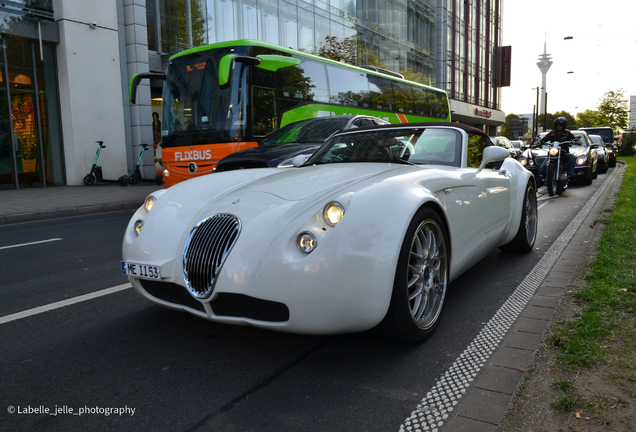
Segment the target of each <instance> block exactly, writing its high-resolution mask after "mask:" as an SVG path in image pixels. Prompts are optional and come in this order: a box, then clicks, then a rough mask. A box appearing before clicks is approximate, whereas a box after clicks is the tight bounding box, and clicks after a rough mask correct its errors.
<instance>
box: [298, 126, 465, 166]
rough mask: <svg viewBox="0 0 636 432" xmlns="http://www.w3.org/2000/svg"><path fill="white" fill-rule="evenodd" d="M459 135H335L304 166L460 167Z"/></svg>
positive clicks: (372, 132)
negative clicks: (401, 163) (406, 164)
mask: <svg viewBox="0 0 636 432" xmlns="http://www.w3.org/2000/svg"><path fill="white" fill-rule="evenodd" d="M461 143H462V137H461V134H460V133H459V132H458V131H456V130H451V129H441V128H440V129H436V128H429V129H423V128H412V129H411V128H404V129H399V130H394V129H392V130H382V129H376V130H369V131H357V132H351V133H346V134H340V135H336V136H335V137H333V138H332V139H330V140H329V141H328V142H326V143H325V144H324V145H323V146H322V147H320V149H318V151H316V153H314V155H313V156H311V157H310V158H309V159H308V160H307V162H306V163H305V165H312V164H328V163H339V162H393V161H408V162H410V163H415V164H436V165H450V166H456V167H458V166H460V163H461Z"/></svg>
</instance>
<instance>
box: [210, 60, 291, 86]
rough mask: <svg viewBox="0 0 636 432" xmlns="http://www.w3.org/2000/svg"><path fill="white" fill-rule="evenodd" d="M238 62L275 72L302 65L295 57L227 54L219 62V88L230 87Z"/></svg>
mask: <svg viewBox="0 0 636 432" xmlns="http://www.w3.org/2000/svg"><path fill="white" fill-rule="evenodd" d="M236 62H239V63H245V64H247V65H250V66H256V67H257V68H260V69H264V70H268V71H272V72H275V71H277V70H278V69H281V68H286V67H290V66H296V65H298V64H300V60H299V59H296V58H293V57H286V56H280V55H273V54H272V55H270V54H262V55H258V56H256V57H249V56H240V55H238V54H227V55H225V56H223V58H222V59H221V61H220V62H219V86H221V88H225V87H227V86H229V85H230V82H231V80H232V72H233V71H234V66H235V64H236Z"/></svg>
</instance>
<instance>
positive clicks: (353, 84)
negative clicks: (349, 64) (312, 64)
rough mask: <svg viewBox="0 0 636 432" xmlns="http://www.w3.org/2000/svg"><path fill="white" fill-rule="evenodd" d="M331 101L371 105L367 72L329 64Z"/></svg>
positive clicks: (364, 105)
mask: <svg viewBox="0 0 636 432" xmlns="http://www.w3.org/2000/svg"><path fill="white" fill-rule="evenodd" d="M327 75H328V76H329V89H330V91H331V103H336V104H340V105H347V106H355V107H365V108H366V107H369V83H368V81H367V77H366V75H367V74H366V73H365V72H360V71H357V70H350V69H345V68H340V67H337V66H332V65H327Z"/></svg>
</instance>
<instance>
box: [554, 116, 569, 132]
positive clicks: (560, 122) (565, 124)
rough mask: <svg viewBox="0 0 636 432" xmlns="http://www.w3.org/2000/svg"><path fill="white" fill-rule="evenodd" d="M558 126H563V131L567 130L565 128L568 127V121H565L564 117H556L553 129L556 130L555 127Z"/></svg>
mask: <svg viewBox="0 0 636 432" xmlns="http://www.w3.org/2000/svg"><path fill="white" fill-rule="evenodd" d="M558 125H561V126H563V129H565V128H567V127H568V121H567V119H566V118H565V117H557V118H556V119H555V120H554V128H555V129H556V127H557V126H558Z"/></svg>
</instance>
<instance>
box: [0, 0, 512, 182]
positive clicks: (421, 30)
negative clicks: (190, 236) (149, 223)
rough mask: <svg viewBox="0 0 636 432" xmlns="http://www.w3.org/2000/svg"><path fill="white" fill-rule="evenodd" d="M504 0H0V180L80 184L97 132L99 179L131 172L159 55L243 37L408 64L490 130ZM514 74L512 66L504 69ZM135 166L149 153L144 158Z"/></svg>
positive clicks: (156, 100)
mask: <svg viewBox="0 0 636 432" xmlns="http://www.w3.org/2000/svg"><path fill="white" fill-rule="evenodd" d="M502 7H503V0H462V1H460V0H356V1H354V0H310V1H303V0H114V1H87V0H22V1H5V2H2V3H0V12H2V13H3V16H4V21H3V23H2V25H0V38H1V43H2V57H1V58H0V59H1V60H2V69H0V90H1V93H2V95H3V96H2V98H0V99H1V100H0V189H1V188H3V189H7V188H9V189H10V188H24V187H33V186H57V185H81V184H82V179H83V177H84V176H85V175H86V173H87V172H88V171H89V169H90V167H91V165H92V163H93V161H94V158H95V154H96V150H97V144H96V143H95V142H96V141H104V143H105V145H106V148H105V149H104V150H103V151H102V153H101V155H100V159H99V164H100V165H101V166H102V167H103V174H104V176H105V177H107V178H111V179H116V178H118V177H120V176H122V175H125V174H127V173H129V172H131V171H132V168H133V165H134V164H135V162H136V158H137V157H138V155H139V152H140V144H141V143H151V142H153V133H152V127H151V122H152V115H153V112H158V111H159V109H158V108H159V106H158V104H160V95H161V87H160V82H159V83H154V82H151V83H150V84H149V85H147V84H145V85H142V86H140V91H139V95H138V100H139V103H138V104H135V105H131V104H130V103H129V100H128V84H129V80H130V78H131V77H132V76H133V75H135V74H136V73H140V72H147V71H155V72H160V71H163V70H165V66H166V64H167V61H168V58H169V57H170V56H171V55H172V54H174V53H177V52H179V51H182V50H184V49H187V48H190V47H194V46H199V45H202V44H207V43H214V42H219V41H226V40H232V39H243V38H252V39H259V40H264V41H267V42H271V43H275V44H278V45H283V46H286V47H291V48H294V49H298V50H301V51H306V52H311V53H315V54H319V53H320V52H321V50H325V49H330V48H332V47H333V46H338V45H339V44H347V45H349V46H351V45H353V46H355V47H356V49H355V50H353V51H352V52H351V55H350V56H349V57H348V58H347V59H346V61H348V62H350V63H352V64H356V65H364V64H368V65H374V66H379V67H382V68H385V69H390V70H393V71H396V72H400V73H403V74H404V75H405V76H406V77H407V78H410V79H413V80H416V81H420V82H422V83H425V84H430V85H433V86H436V87H438V88H442V89H444V90H446V91H447V92H448V95H449V98H450V104H451V111H452V114H451V116H452V119H453V120H454V121H461V122H463V123H467V124H471V125H474V126H476V127H479V128H481V129H483V130H487V131H489V132H492V134H494V131H495V130H496V127H497V126H498V125H500V124H502V123H503V121H504V114H503V112H501V111H500V109H499V107H500V94H501V92H500V86H501V85H506V84H505V81H506V77H504V76H503V73H502V72H501V71H502V68H501V64H502V59H503V57H504V56H502V54H501V53H502V51H501V47H500V43H499V41H500V39H501V27H502V18H501V17H502ZM508 78H509V75H508ZM143 165H144V166H143V170H144V174H145V175H144V176H145V177H148V176H152V175H154V173H155V169H156V165H155V161H154V160H153V155H152V153H150V152H149V153H148V154H147V155H146V156H145V159H144V161H143Z"/></svg>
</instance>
